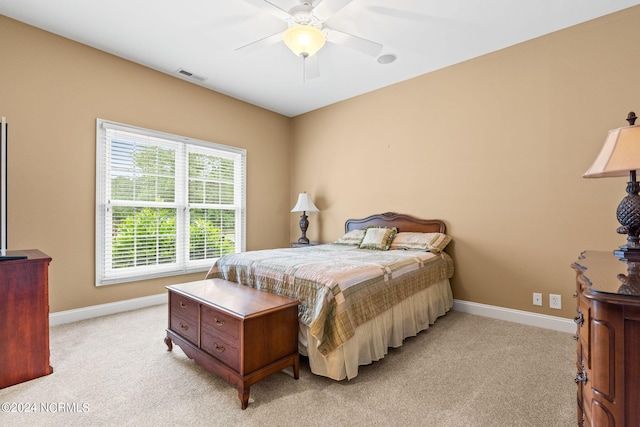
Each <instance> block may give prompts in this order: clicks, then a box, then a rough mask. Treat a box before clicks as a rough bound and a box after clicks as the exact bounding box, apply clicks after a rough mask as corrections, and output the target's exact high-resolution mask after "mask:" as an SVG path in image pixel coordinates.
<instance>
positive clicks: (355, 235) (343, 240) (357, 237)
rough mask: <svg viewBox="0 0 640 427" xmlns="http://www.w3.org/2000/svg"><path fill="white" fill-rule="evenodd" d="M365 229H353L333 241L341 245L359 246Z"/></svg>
mask: <svg viewBox="0 0 640 427" xmlns="http://www.w3.org/2000/svg"><path fill="white" fill-rule="evenodd" d="M364 232H365V230H351V231H349V232H348V233H346V234H344V235H343V236H342V237H340V238H339V239H338V240H336V241H335V242H333V243H337V244H339V245H351V246H358V245H360V242H362V238H363V237H364Z"/></svg>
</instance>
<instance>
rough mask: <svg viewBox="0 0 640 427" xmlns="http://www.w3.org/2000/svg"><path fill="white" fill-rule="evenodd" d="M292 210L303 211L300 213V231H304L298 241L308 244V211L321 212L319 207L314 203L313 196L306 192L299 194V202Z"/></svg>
mask: <svg viewBox="0 0 640 427" xmlns="http://www.w3.org/2000/svg"><path fill="white" fill-rule="evenodd" d="M291 212H302V215H300V231H301V232H302V236H300V238H299V239H298V243H302V244H307V245H308V244H309V239H307V228H309V220H308V219H307V218H308V217H307V212H319V209H318V208H317V207H316V205H314V204H313V200H311V196H310V195H309V194H307V193H306V192H304V193H300V194H299V195H298V202H297V203H296V205H295V206H294V207H293V209H291Z"/></svg>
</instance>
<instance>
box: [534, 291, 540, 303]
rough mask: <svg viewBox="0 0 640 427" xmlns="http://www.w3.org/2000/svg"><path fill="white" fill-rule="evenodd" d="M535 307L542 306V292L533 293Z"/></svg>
mask: <svg viewBox="0 0 640 427" xmlns="http://www.w3.org/2000/svg"><path fill="white" fill-rule="evenodd" d="M533 305H539V306H542V294H541V293H540V292H534V293H533Z"/></svg>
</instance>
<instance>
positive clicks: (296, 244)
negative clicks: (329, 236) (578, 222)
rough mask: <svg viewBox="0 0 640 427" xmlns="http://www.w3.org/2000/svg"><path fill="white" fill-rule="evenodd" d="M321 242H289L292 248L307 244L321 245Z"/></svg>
mask: <svg viewBox="0 0 640 427" xmlns="http://www.w3.org/2000/svg"><path fill="white" fill-rule="evenodd" d="M321 244H322V243H319V242H309V243H298V242H291V247H292V248H305V247H307V246H316V245H321Z"/></svg>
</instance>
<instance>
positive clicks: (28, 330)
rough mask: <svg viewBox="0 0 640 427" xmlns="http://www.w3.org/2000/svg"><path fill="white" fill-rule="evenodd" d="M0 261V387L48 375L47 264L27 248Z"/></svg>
mask: <svg viewBox="0 0 640 427" xmlns="http://www.w3.org/2000/svg"><path fill="white" fill-rule="evenodd" d="M18 254H20V255H26V256H27V258H26V259H17V260H5V261H0V345H1V346H2V349H0V388H4V387H8V386H11V385H14V384H18V383H21V382H24V381H28V380H31V379H34V378H38V377H42V376H44V375H49V374H50V373H51V372H53V369H52V368H51V366H50V365H49V263H50V262H51V258H50V257H49V256H48V255H45V254H43V253H42V252H40V251H38V250H35V249H30V250H24V251H13V252H12V251H9V252H8V253H7V255H18Z"/></svg>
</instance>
